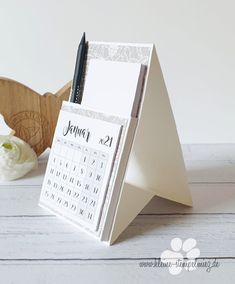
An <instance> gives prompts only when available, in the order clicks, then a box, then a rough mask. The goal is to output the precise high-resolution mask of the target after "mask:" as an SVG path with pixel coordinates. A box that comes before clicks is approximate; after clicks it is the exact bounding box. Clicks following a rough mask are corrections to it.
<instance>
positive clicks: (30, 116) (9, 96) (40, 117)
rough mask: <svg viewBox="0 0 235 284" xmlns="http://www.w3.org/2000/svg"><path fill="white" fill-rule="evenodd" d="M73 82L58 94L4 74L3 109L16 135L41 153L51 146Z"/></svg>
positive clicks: (0, 104) (0, 99) (0, 90)
mask: <svg viewBox="0 0 235 284" xmlns="http://www.w3.org/2000/svg"><path fill="white" fill-rule="evenodd" d="M70 88H71V82H69V83H68V84H66V85H65V86H64V87H63V88H62V89H60V90H59V91H58V92H57V93H56V94H51V93H46V94H44V95H40V94H38V93H36V92H35V91H33V90H32V89H30V88H28V87H27V86H25V85H23V84H21V83H19V82H16V81H14V80H10V79H7V78H2V77H0V113H1V114H2V115H3V116H4V118H5V121H6V123H7V124H8V126H9V127H10V128H12V129H14V130H15V132H16V134H15V135H16V136H17V137H19V138H21V139H23V140H24V141H26V142H27V143H29V144H30V145H31V147H32V148H33V149H34V150H35V152H36V153H37V155H38V156H39V155H40V154H41V153H43V152H44V151H45V150H46V149H47V148H48V147H50V146H51V143H52V140H53V135H54V131H55V127H56V122H57V118H58V115H59V111H60V108H61V104H62V101H67V100H68V99H69V93H70Z"/></svg>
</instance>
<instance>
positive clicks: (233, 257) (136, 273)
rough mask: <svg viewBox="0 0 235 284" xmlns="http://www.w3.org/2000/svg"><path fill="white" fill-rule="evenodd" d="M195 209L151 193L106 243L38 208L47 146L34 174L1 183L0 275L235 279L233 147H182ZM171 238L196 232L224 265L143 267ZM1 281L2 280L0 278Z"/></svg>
mask: <svg viewBox="0 0 235 284" xmlns="http://www.w3.org/2000/svg"><path fill="white" fill-rule="evenodd" d="M183 152H184V157H185V158H186V167H187V172H188V179H189V182H190V190H191V192H192V196H193V201H194V207H193V208H188V207H185V206H183V205H180V204H177V203H174V202H170V201H167V200H164V199H161V198H157V197H156V198H154V199H153V200H152V201H151V202H150V203H149V204H148V206H147V207H146V208H145V209H144V210H143V211H142V212H141V214H140V215H139V216H138V217H137V218H136V219H135V220H134V221H133V222H132V223H131V225H130V226H129V227H128V228H127V230H125V232H124V233H123V234H122V235H121V236H120V238H119V239H118V242H117V244H115V245H114V246H111V247H108V246H106V245H104V244H102V243H100V242H98V241H96V240H94V239H92V238H91V237H89V236H87V235H86V234H85V233H82V232H80V231H78V230H77V229H76V228H74V227H73V226H71V225H69V224H67V223H65V222H63V221H61V220H60V219H58V218H56V217H55V216H53V215H51V214H49V213H48V212H47V211H45V210H43V209H41V208H39V207H38V206H37V203H38V199H39V194H40V187H41V183H42V179H43V174H44V171H45V166H46V162H47V157H48V152H47V153H45V154H44V155H43V156H41V157H40V166H39V169H38V170H37V171H35V172H32V173H31V174H30V175H29V176H27V177H25V178H23V179H21V180H18V181H14V182H11V183H2V184H1V185H0V275H1V279H2V281H3V283H4V284H8V283H11V284H12V283H13V284H15V283H17V284H19V283H33V284H34V283H35V284H38V283H39V284H41V283H43V284H47V283H58V284H62V283H72V284H73V283H110V282H111V283H130V284H132V283H158V282H161V283H167V284H168V283H187V282H189V281H190V283H192V284H194V283H198V281H200V280H201V281H202V283H234V280H235V273H234V267H235V262H234V261H235V180H234V176H235V145H185V146H184V147H183ZM174 237H179V238H182V239H186V238H189V237H193V238H195V239H196V240H197V246H198V248H200V250H201V255H200V259H201V258H204V257H205V258H206V259H207V260H211V261H213V259H214V258H217V259H218V261H219V262H220V267H219V268H217V269H214V270H212V271H211V272H210V273H208V272H206V271H205V269H197V270H196V271H193V272H186V271H183V272H182V273H181V274H180V275H177V276H172V275H170V274H169V272H168V270H167V269H163V268H140V267H139V263H140V262H141V261H146V260H151V259H152V258H158V257H159V256H160V254H161V252H162V251H163V250H165V249H167V248H169V247H170V241H171V239H172V238H174ZM0 282H1V281H0Z"/></svg>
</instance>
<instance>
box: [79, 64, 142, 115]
mask: <svg viewBox="0 0 235 284" xmlns="http://www.w3.org/2000/svg"><path fill="white" fill-rule="evenodd" d="M144 75H145V66H144V65H141V64H139V63H127V62H116V61H105V60H99V59H91V60H90V62H89V65H88V70H87V75H86V79H85V86H84V91H83V97H82V105H83V106H85V107H89V108H92V109H95V110H96V111H101V112H106V113H110V114H113V115H119V116H123V117H137V115H138V110H139V105H140V101H141V94H142V86H143V81H144Z"/></svg>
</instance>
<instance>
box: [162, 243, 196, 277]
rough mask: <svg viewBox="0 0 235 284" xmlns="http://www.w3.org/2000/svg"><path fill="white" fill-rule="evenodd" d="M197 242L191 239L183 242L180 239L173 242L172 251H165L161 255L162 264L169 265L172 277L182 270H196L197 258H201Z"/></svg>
mask: <svg viewBox="0 0 235 284" xmlns="http://www.w3.org/2000/svg"><path fill="white" fill-rule="evenodd" d="M196 245H197V241H196V240H195V239H193V238H189V239H187V240H185V241H184V242H182V240H181V239H180V238H174V239H172V240H171V248H172V250H165V251H163V252H162V254H161V262H163V263H167V264H168V267H169V272H170V273H171V274H172V275H177V274H179V273H180V272H181V271H182V269H183V268H184V269H186V270H187V271H193V270H195V269H196V265H195V263H196V260H195V259H196V258H197V257H199V256H200V250H199V249H198V248H197V247H196Z"/></svg>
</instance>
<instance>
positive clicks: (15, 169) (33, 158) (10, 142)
mask: <svg viewBox="0 0 235 284" xmlns="http://www.w3.org/2000/svg"><path fill="white" fill-rule="evenodd" d="M37 167H38V160H37V155H36V153H35V152H34V150H33V149H32V148H31V147H30V146H29V144H27V143H25V142H24V141H23V140H21V139H20V138H17V137H15V136H10V135H0V180H3V181H9V180H14V179H17V178H20V177H22V176H24V175H26V174H27V173H28V172H29V171H31V170H32V169H36V168H37Z"/></svg>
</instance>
